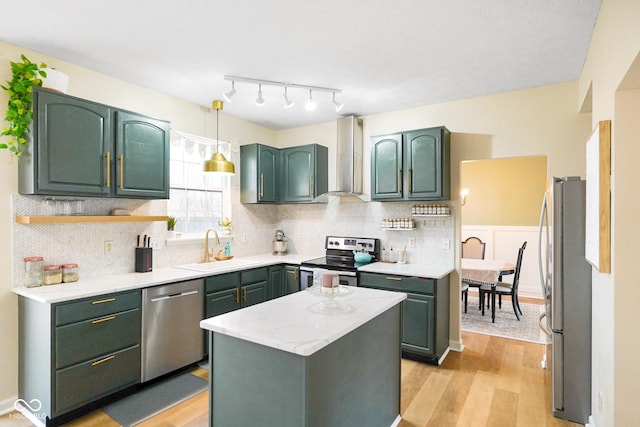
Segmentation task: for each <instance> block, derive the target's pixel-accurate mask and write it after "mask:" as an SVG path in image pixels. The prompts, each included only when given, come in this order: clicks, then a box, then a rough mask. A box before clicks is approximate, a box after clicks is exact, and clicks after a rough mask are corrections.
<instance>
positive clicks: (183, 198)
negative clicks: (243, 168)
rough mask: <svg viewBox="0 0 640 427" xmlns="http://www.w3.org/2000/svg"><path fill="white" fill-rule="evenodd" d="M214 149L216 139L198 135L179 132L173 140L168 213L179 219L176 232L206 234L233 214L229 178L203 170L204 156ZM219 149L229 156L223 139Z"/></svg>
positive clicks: (205, 157) (209, 155)
mask: <svg viewBox="0 0 640 427" xmlns="http://www.w3.org/2000/svg"><path fill="white" fill-rule="evenodd" d="M215 150H216V143H215V140H211V139H208V138H203V137H199V136H195V135H187V134H182V133H180V134H178V135H177V137H176V138H174V139H173V140H172V142H171V150H170V162H171V166H170V168H171V169H170V170H171V176H170V194H169V201H168V203H167V215H169V216H173V217H175V218H176V219H177V222H176V227H175V231H177V232H180V233H185V234H195V233H197V234H204V233H205V231H206V230H207V229H208V228H219V227H218V222H219V221H220V220H221V219H222V218H223V217H225V216H227V217H230V216H231V215H230V211H229V210H230V208H229V206H230V203H229V201H230V196H229V193H230V178H229V177H227V176H219V175H216V174H209V173H204V172H203V171H202V166H203V163H204V161H205V159H208V158H209V157H211V154H212V153H213V152H215ZM218 150H219V151H220V152H221V153H223V154H224V155H225V156H226V157H227V158H229V157H230V153H229V151H230V150H229V144H227V143H222V142H221V143H220V145H219V148H218Z"/></svg>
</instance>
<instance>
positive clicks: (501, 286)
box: [480, 242, 527, 320]
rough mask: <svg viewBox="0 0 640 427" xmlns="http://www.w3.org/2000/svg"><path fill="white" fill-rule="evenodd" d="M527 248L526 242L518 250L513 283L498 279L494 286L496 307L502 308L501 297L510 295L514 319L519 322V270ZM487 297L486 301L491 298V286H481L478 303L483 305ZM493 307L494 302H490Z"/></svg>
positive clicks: (520, 311) (520, 312) (520, 313)
mask: <svg viewBox="0 0 640 427" xmlns="http://www.w3.org/2000/svg"><path fill="white" fill-rule="evenodd" d="M526 247H527V242H524V243H523V244H522V246H521V247H520V248H519V249H518V259H517V261H516V269H515V272H514V274H513V283H508V282H503V281H502V279H501V278H500V279H498V282H497V284H496V295H497V296H498V307H499V308H502V295H510V296H511V305H512V306H513V312H514V313H515V315H516V319H518V320H520V316H521V315H522V310H521V309H520V302H519V301H518V283H519V282H520V269H521V267H522V256H523V254H524V250H525V249H526ZM485 295H486V296H487V300H488V299H489V298H490V296H491V286H490V285H482V286H480V303H481V304H484V297H485ZM492 303H493V304H494V306H495V303H496V302H495V301H492Z"/></svg>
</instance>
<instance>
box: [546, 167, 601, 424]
mask: <svg viewBox="0 0 640 427" xmlns="http://www.w3.org/2000/svg"><path fill="white" fill-rule="evenodd" d="M585 184H586V182H585V181H584V180H581V179H580V177H563V178H553V179H552V180H551V182H550V183H549V185H548V188H547V191H546V192H545V196H544V201H543V204H542V211H541V213H540V231H539V242H538V243H539V248H540V253H539V264H540V281H541V285H542V292H543V296H544V299H545V308H546V309H545V313H544V314H543V315H542V316H541V318H540V327H541V328H542V329H543V330H544V331H545V332H546V333H547V336H548V337H549V338H548V344H547V352H546V354H545V360H544V361H543V365H545V364H546V368H547V371H548V376H550V381H549V382H550V383H551V387H552V399H551V401H552V408H551V409H552V412H553V415H554V416H556V417H558V418H563V419H566V420H570V421H573V422H577V423H580V424H586V423H587V422H588V418H589V415H590V414H591V266H590V264H589V263H588V262H587V261H586V260H585V254H584V251H585V250H584V243H585V193H586V185H585ZM549 362H550V363H549Z"/></svg>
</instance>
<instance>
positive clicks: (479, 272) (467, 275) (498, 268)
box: [460, 258, 516, 323]
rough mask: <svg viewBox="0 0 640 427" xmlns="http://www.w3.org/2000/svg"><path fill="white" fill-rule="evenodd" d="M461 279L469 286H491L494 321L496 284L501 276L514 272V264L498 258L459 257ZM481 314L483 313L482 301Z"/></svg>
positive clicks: (494, 316) (494, 319) (482, 302)
mask: <svg viewBox="0 0 640 427" xmlns="http://www.w3.org/2000/svg"><path fill="white" fill-rule="evenodd" d="M460 267H461V270H462V274H461V280H462V281H463V282H465V283H468V284H469V285H471V286H478V287H479V286H483V285H488V286H490V287H491V322H492V323H495V321H496V285H497V284H498V281H499V280H500V279H501V278H502V276H506V275H509V274H514V273H515V271H516V266H515V264H513V263H510V262H506V261H499V260H488V259H473V258H461V259H460ZM480 303H481V304H483V307H482V314H483V315H484V301H481V302H480Z"/></svg>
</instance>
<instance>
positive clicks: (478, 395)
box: [0, 331, 578, 427]
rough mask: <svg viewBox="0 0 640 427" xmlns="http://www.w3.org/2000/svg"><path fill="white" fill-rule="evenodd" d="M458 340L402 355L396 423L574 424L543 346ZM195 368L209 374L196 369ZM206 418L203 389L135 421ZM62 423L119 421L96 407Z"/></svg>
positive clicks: (110, 425) (187, 422)
mask: <svg viewBox="0 0 640 427" xmlns="http://www.w3.org/2000/svg"><path fill="white" fill-rule="evenodd" d="M462 339H463V342H464V345H465V349H464V351H463V352H450V353H449V355H448V356H447V358H446V359H445V361H444V363H443V364H442V365H441V366H439V367H436V366H432V365H427V364H424V363H420V362H416V361H412V360H405V359H403V360H402V398H401V414H402V421H401V423H400V427H413V426H438V427H441V426H499V427H503V426H577V425H578V424H574V423H570V422H566V421H563V420H559V419H557V418H554V417H553V416H552V415H551V411H550V399H551V396H550V386H549V384H548V382H547V381H548V380H547V379H546V378H545V371H544V370H543V369H541V368H540V360H541V358H542V354H543V352H544V346H543V345H541V344H534V343H529V342H525V341H516V340H510V339H505V338H499V337H493V336H488V335H481V334H474V333H471V332H464V331H463V332H462ZM194 373H195V374H197V375H199V376H201V377H203V378H207V376H208V371H206V370H204V369H201V368H198V369H196V371H195V372H194ZM6 417H7V416H5V417H0V425H3V423H2V421H3V418H4V419H5V420H6ZM13 421H14V422H15V421H16V417H15V414H14V418H13ZM207 421H208V392H203V393H201V394H199V395H197V396H195V397H193V398H191V399H189V400H187V401H186V402H183V403H182V404H180V405H177V406H175V407H173V408H171V409H169V410H167V411H165V412H163V413H161V414H159V415H157V416H155V417H153V418H151V419H149V420H147V421H145V422H144V423H142V424H140V426H141V427H151V426H154V427H155V426H161V427H173V426H180V427H200V426H206V425H207ZM8 425H18V424H17V423H13V424H8ZM20 425H29V424H20ZM66 426H73V427H80V426H82V427H87V426H89V427H91V426H96V427H97V426H100V427H103V426H105V427H118V426H119V424H118V423H116V422H115V421H113V420H112V419H111V418H109V417H108V416H107V415H106V414H105V413H104V412H102V411H99V410H98V411H94V412H92V413H90V414H87V415H86V416H84V417H81V418H79V419H76V420H75V421H73V422H71V423H69V424H66Z"/></svg>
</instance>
